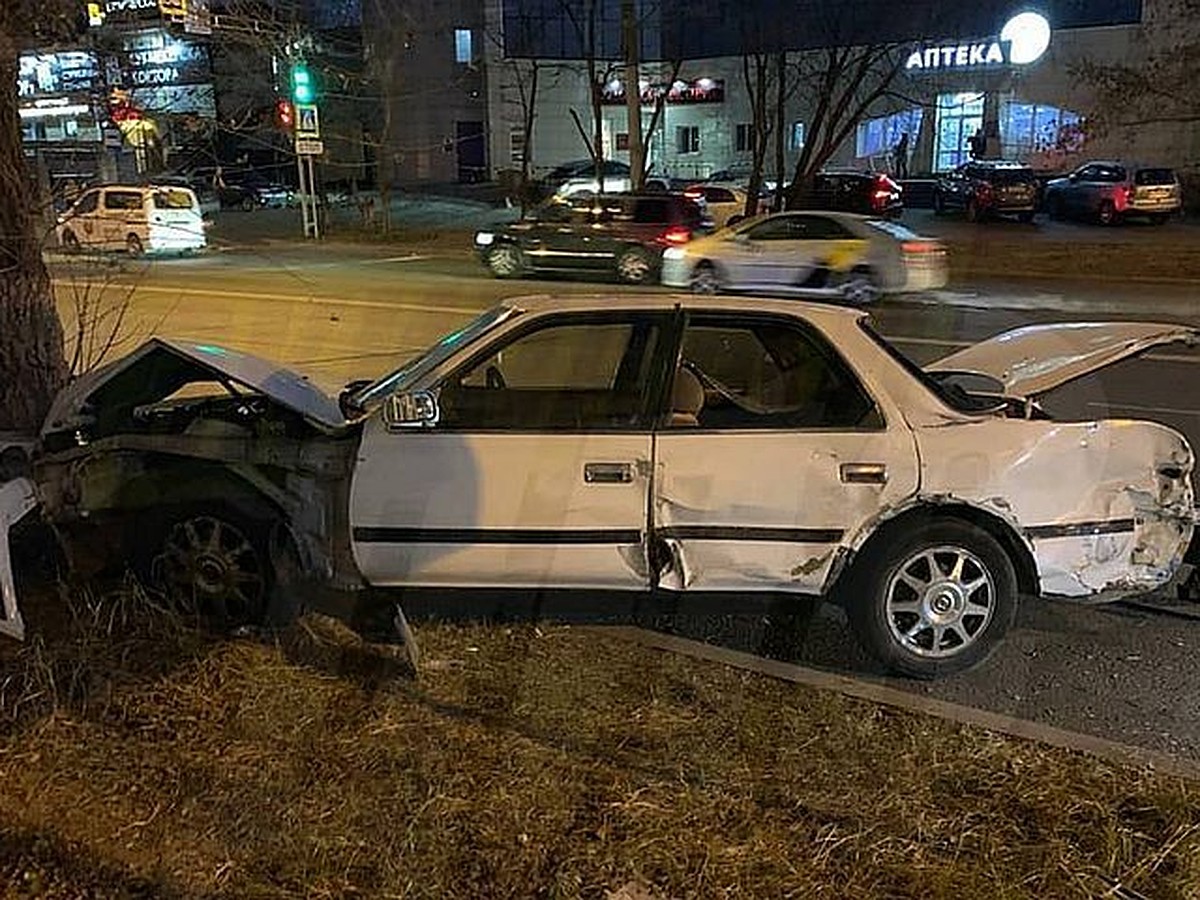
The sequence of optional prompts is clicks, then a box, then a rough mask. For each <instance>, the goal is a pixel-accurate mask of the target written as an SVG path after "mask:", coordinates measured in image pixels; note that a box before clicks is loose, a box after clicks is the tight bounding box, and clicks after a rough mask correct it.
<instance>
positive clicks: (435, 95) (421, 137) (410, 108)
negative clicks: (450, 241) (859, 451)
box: [363, 0, 487, 185]
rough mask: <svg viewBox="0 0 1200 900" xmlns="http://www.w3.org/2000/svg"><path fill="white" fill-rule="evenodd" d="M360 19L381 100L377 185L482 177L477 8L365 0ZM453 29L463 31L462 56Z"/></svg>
mask: <svg viewBox="0 0 1200 900" xmlns="http://www.w3.org/2000/svg"><path fill="white" fill-rule="evenodd" d="M363 17H364V39H365V41H366V42H367V43H368V58H369V60H370V65H371V70H372V72H373V74H374V75H375V78H376V82H377V84H378V86H379V92H380V95H381V96H380V102H381V108H382V110H381V111H382V116H381V121H380V122H379V123H378V124H377V129H376V130H377V133H378V138H379V142H380V147H379V154H378V178H379V181H380V182H381V185H386V184H387V183H388V181H389V180H390V181H391V183H392V184H394V185H403V184H406V183H410V182H415V181H434V182H449V181H465V180H476V179H478V178H480V177H486V166H487V160H486V133H485V132H486V127H487V99H486V93H485V83H484V70H483V53H484V41H485V40H487V37H486V35H485V33H484V19H483V5H482V3H480V2H479V0H448V2H447V0H364V7H363ZM459 30H465V31H467V32H469V33H470V38H469V42H470V47H469V51H470V52H469V53H467V54H465V58H461V57H463V55H464V54H463V52H462V51H464V50H466V49H467V48H466V47H465V46H464V45H463V43H462V40H461V38H460V39H459V40H458V41H456V31H459ZM460 58H461V59H460Z"/></svg>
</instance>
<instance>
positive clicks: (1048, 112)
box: [1000, 100, 1080, 160]
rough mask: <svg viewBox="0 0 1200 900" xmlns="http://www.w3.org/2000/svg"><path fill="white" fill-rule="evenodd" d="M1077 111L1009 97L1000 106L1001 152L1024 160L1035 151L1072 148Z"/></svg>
mask: <svg viewBox="0 0 1200 900" xmlns="http://www.w3.org/2000/svg"><path fill="white" fill-rule="evenodd" d="M1079 122H1080V119H1079V114H1078V113H1074V112H1071V110H1069V109H1059V108H1058V107H1056V106H1040V105H1037V104H1033V103H1021V102H1018V101H1016V100H1009V101H1007V102H1006V103H1004V104H1003V106H1002V107H1001V109H1000V135H1001V140H1002V144H1003V147H1002V153H1003V155H1004V157H1005V158H1006V159H1021V160H1027V159H1028V158H1029V157H1030V156H1032V155H1033V154H1035V153H1052V152H1054V151H1060V152H1062V151H1066V150H1068V149H1073V147H1072V145H1073V144H1074V143H1075V142H1076V141H1075V139H1076V137H1077V134H1078V129H1079Z"/></svg>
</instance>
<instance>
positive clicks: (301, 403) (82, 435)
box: [0, 339, 361, 631]
mask: <svg viewBox="0 0 1200 900" xmlns="http://www.w3.org/2000/svg"><path fill="white" fill-rule="evenodd" d="M357 440H358V429H357V428H356V427H354V426H353V425H351V424H350V423H348V422H347V421H346V420H345V418H344V417H343V416H342V414H341V412H340V410H339V408H338V404H337V403H336V402H335V401H333V400H332V399H330V398H328V397H327V396H326V395H325V394H323V393H322V392H321V391H319V390H318V389H317V388H315V387H314V386H312V385H311V384H310V383H309V382H308V381H306V380H305V379H303V378H302V377H300V376H298V375H295V374H294V373H291V372H289V371H287V370H284V369H281V368H279V367H277V366H275V365H273V364H271V363H268V362H266V361H264V360H261V359H258V358H256V357H252V356H248V355H244V354H239V353H236V352H234V351H230V350H227V349H224V348H220V347H214V346H210V345H204V344H194V343H185V342H179V341H168V340H162V339H154V340H152V341H150V342H148V343H147V344H145V345H143V346H142V347H140V348H139V349H138V350H136V351H134V352H133V353H132V354H130V355H129V356H127V357H125V358H124V359H121V360H118V361H117V362H115V363H113V364H111V365H109V366H107V367H105V368H103V369H100V370H97V371H95V372H92V373H89V374H88V375H86V376H84V377H83V378H81V379H79V380H78V381H76V382H73V383H72V384H71V385H70V386H69V387H68V388H66V389H65V390H64V391H63V392H62V393H61V394H60V395H59V397H58V398H57V399H56V401H55V403H54V405H53V407H52V409H51V411H50V414H49V415H48V417H47V419H46V423H45V425H44V427H43V430H42V433H41V435H40V437H39V440H38V442H37V446H36V449H35V451H34V454H33V463H32V485H30V482H29V481H24V482H23V483H24V484H25V485H26V486H28V487H29V488H30V489H29V490H28V493H27V494H26V495H22V496H24V497H26V499H25V500H21V499H20V498H18V497H17V495H16V493H15V492H16V490H17V489H16V488H11V489H10V488H9V485H5V490H6V494H5V496H8V493H7V492H12V493H13V499H12V500H11V502H10V503H6V510H5V512H3V513H0V515H5V516H8V517H11V515H12V513H9V512H7V509H8V506H9V505H11V507H12V509H13V511H14V512H20V511H21V510H22V509H23V508H24V505H25V503H27V502H31V500H32V497H33V494H34V492H36V502H37V503H40V505H41V514H42V516H43V518H44V519H45V520H46V521H47V522H48V523H50V524H51V525H53V526H54V528H55V530H56V531H57V532H58V533H59V534H60V535H62V536H64V538H66V540H65V542H64V543H65V545H66V546H65V548H64V549H66V550H67V551H68V554H69V559H70V562H71V564H72V565H73V566H74V567H75V568H77V569H78V570H79V571H81V572H83V573H88V572H92V573H94V572H96V571H98V570H103V569H105V568H108V567H111V565H112V563H113V562H114V561H117V560H120V561H121V562H122V564H123V565H128V566H129V567H131V568H133V569H134V570H135V571H137V572H138V573H139V574H141V575H147V576H151V577H154V576H162V577H164V578H166V579H167V580H171V579H174V580H176V581H179V580H182V579H190V581H189V582H188V583H187V584H185V585H184V587H185V588H186V589H187V590H189V592H190V593H191V595H192V597H193V598H194V600H195V602H196V604H197V606H199V605H201V604H203V603H211V604H212V605H214V606H219V607H220V608H221V610H222V612H223V613H230V611H231V608H232V607H233V606H235V605H238V604H240V607H239V611H240V612H241V613H242V614H244V615H245V616H246V617H247V618H250V617H251V614H253V615H254V617H266V618H268V619H270V618H274V617H275V615H276V613H279V614H281V615H282V614H286V609H285V608H283V607H280V606H278V603H279V602H280V601H279V598H282V597H284V596H286V604H287V605H288V606H289V607H291V608H293V609H294V608H295V607H296V605H297V604H303V605H305V606H309V607H316V608H322V607H323V606H325V605H326V602H327V601H326V598H328V597H330V596H333V592H330V591H328V590H327V588H329V587H333V588H335V589H338V588H341V589H345V588H356V587H358V586H360V585H361V579H360V578H359V576H358V573H357V569H356V568H355V566H354V563H353V558H352V556H351V553H350V545H349V533H350V529H349V523H348V521H347V517H348V495H349V483H350V474H351V469H352V466H353V464H354V459H355V450H356V448H357ZM9 484H13V482H10V483H9ZM25 511H27V509H26V510H25ZM243 545H244V546H243ZM246 548H249V549H246ZM0 561H3V560H0ZM164 573H165V575H164ZM175 587H179V585H178V584H176V585H175ZM222 592H224V593H222ZM10 594H11V591H10V590H9V583H8V582H5V612H6V615H9V614H10V603H11V616H13V617H14V621H19V618H17V617H19V613H17V611H16V601H15V596H12V597H10ZM231 598H232V600H233V601H235V602H234V603H232V604H231V603H230V599H231ZM241 607H244V608H241ZM331 611H334V612H335V614H341V613H342V610H340V609H339V610H331ZM15 630H16V629H12V631H15Z"/></svg>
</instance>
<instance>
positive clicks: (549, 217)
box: [475, 193, 712, 284]
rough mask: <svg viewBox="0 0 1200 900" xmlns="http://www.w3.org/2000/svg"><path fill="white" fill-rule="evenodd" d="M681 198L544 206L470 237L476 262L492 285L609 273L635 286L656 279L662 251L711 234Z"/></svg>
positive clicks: (615, 197)
mask: <svg viewBox="0 0 1200 900" xmlns="http://www.w3.org/2000/svg"><path fill="white" fill-rule="evenodd" d="M711 228H712V221H711V220H709V219H706V218H705V217H704V214H703V211H702V210H701V209H700V207H699V206H697V205H696V204H695V203H694V202H693V201H691V200H689V199H688V198H687V197H684V196H683V195H682V194H660V193H649V194H611V195H610V194H604V195H601V196H598V197H594V196H588V197H573V198H569V199H558V198H555V199H553V200H550V201H548V202H547V203H544V204H542V205H541V206H539V207H537V208H536V209H534V210H533V211H532V212H530V213H529V214H528V215H527V216H526V217H525V218H524V219H522V220H521V221H520V222H517V223H515V224H512V225H508V226H505V227H504V228H502V229H500V230H499V231H481V232H479V233H478V234H476V235H475V248H476V250H477V251H478V252H479V256H480V259H481V260H482V261H483V262H484V264H485V265H486V266H487V267H488V268H489V269H490V270H491V272H492V274H493V275H495V276H496V277H497V278H520V277H521V276H523V275H525V274H527V273H529V272H537V271H564V272H592V273H595V272H613V273H615V274H616V275H617V276H618V277H619V278H620V279H621V280H622V281H626V282H629V283H630V284H642V283H644V282H646V281H650V280H652V279H653V278H654V277H655V276H656V275H657V273H658V269H659V265H660V262H661V258H662V252H663V249H664V248H665V247H670V246H674V245H678V244H684V243H687V242H688V241H690V240H691V239H692V238H693V237H695V236H696V235H697V234H699V233H702V232H706V231H709V230H711Z"/></svg>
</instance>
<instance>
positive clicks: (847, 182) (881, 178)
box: [804, 169, 904, 219]
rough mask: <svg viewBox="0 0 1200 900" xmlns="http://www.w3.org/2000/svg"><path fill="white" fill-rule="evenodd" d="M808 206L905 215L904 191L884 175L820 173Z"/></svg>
mask: <svg viewBox="0 0 1200 900" xmlns="http://www.w3.org/2000/svg"><path fill="white" fill-rule="evenodd" d="M804 205H805V206H806V207H808V208H810V209H836V210H841V211H842V212H852V213H858V214H859V215H863V216H883V217H885V218H889V219H895V218H899V217H900V216H901V214H903V212H904V198H903V189H902V188H901V187H900V185H898V184H897V183H896V182H895V181H893V180H892V179H891V178H890V177H889V176H887V175H885V174H884V173H882V172H864V171H859V170H857V169H840V170H833V169H830V170H826V171H823V172H818V173H817V178H816V181H815V182H814V184H813V190H812V195H811V197H810V198H809V201H808V202H806V203H805V204H804Z"/></svg>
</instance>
